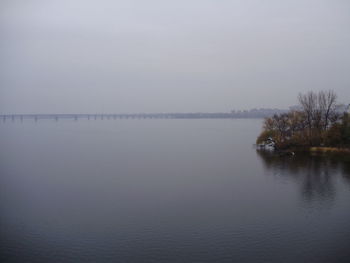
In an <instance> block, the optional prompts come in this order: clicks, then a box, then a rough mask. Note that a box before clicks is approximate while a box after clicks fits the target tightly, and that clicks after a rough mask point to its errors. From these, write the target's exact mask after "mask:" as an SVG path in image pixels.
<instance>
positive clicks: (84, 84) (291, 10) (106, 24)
mask: <svg viewBox="0 0 350 263" xmlns="http://www.w3.org/2000/svg"><path fill="white" fill-rule="evenodd" d="M349 14H350V2H349V1H346V0H310V1H304V0H285V1H278V0H268V1H260V0H244V1H228V0H221V1H214V0H200V1H199V0H192V1H185V0H178V1H164V0H150V1H135V0H127V1H108V0H100V1H91V0H90V1H89V0H84V1H83V0H76V1H70V0H50V1H44V0H27V1H24V0H23V1H20V0H3V1H1V2H0V36H1V41H0V113H38V112H40V113H70V112H80V113H86V112H89V113H95V112H188V111H189V112H196V111H230V110H231V109H245V108H252V107H280V108H285V107H287V106H289V105H293V104H295V103H296V96H297V94H298V92H305V91H308V90H315V91H317V90H320V89H334V90H335V91H336V92H337V93H338V95H339V96H340V98H341V99H340V100H341V101H342V102H348V101H349V98H350V89H349V87H350V85H349V84H350V75H349V74H348V72H349V69H350V52H349V46H350V27H349V25H350V15H349Z"/></svg>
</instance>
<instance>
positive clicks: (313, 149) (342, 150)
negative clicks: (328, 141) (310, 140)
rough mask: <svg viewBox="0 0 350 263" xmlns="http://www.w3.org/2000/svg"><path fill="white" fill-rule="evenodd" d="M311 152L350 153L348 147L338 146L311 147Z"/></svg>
mask: <svg viewBox="0 0 350 263" xmlns="http://www.w3.org/2000/svg"><path fill="white" fill-rule="evenodd" d="M310 152H319V153H350V149H348V148H336V147H311V148H310Z"/></svg>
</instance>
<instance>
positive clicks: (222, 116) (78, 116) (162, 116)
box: [0, 113, 263, 121]
mask: <svg viewBox="0 0 350 263" xmlns="http://www.w3.org/2000/svg"><path fill="white" fill-rule="evenodd" d="M261 117H263V116H240V115H237V114H235V113H133V114H129V113H128V114H0V120H3V121H6V120H12V121H15V120H21V121H23V120H25V119H31V120H35V121H38V120H44V119H46V120H47V119H52V120H56V121H57V120H59V119H73V120H79V119H87V120H104V119H107V120H113V119H114V120H116V119H233V118H261Z"/></svg>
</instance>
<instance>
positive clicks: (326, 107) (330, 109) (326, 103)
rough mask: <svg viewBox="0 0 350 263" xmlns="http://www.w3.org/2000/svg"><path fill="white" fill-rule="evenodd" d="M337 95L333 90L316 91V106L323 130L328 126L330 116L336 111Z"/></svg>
mask: <svg viewBox="0 0 350 263" xmlns="http://www.w3.org/2000/svg"><path fill="white" fill-rule="evenodd" d="M336 101H337V95H336V94H335V92H334V91H332V90H329V91H320V92H319V93H318V106H319V110H320V112H321V115H322V122H323V130H327V129H328V128H329V124H330V121H331V119H332V116H334V114H335V112H336Z"/></svg>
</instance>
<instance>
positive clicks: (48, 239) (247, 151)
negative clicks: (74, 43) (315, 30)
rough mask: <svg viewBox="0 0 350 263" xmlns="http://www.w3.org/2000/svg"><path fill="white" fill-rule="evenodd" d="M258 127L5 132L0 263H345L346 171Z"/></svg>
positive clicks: (3, 128)
mask: <svg viewBox="0 0 350 263" xmlns="http://www.w3.org/2000/svg"><path fill="white" fill-rule="evenodd" d="M261 123H262V121H261V120H116V121H113V120H99V121H93V120H90V121H88V120H79V121H73V120H59V121H57V122H55V121H53V120H52V121H51V120H46V121H42V120H40V121H38V122H34V121H30V120H25V121H23V122H19V121H15V122H11V121H6V122H1V123H0V135H1V136H0V187H1V189H0V261H1V262H50V263H51V262H327V263H328V262H349V261H348V260H349V259H350V166H349V163H348V162H347V160H344V158H340V157H339V158H338V157H332V158H328V157H327V158H326V157H322V156H307V155H301V154H297V155H296V156H294V157H278V156H275V155H271V154H269V153H264V152H260V153H259V152H257V151H256V150H255V149H254V147H253V143H254V141H255V138H256V136H257V134H258V133H259V132H260V129H261Z"/></svg>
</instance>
